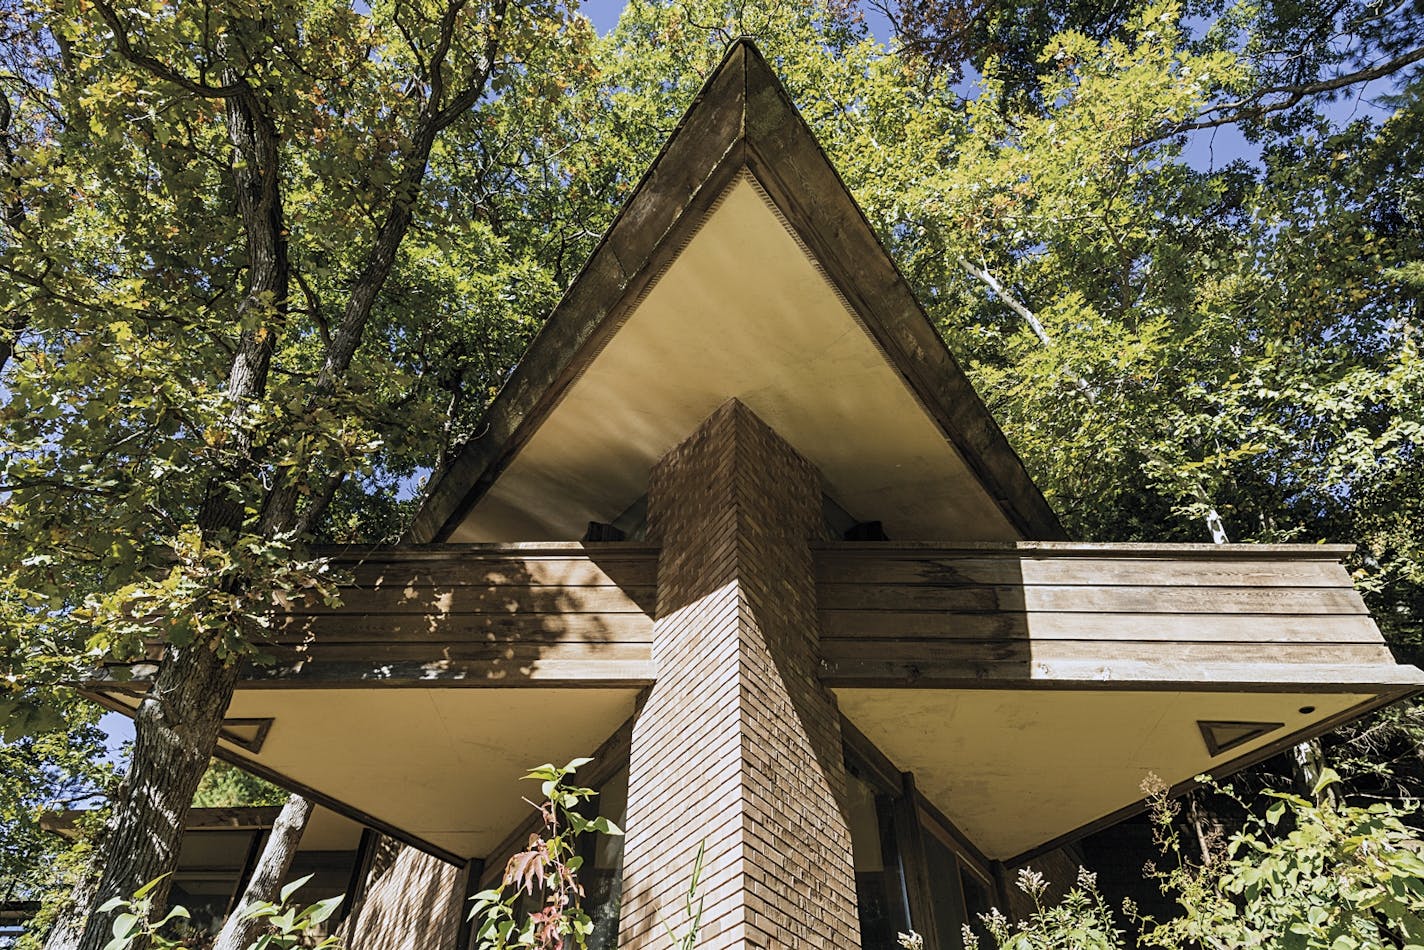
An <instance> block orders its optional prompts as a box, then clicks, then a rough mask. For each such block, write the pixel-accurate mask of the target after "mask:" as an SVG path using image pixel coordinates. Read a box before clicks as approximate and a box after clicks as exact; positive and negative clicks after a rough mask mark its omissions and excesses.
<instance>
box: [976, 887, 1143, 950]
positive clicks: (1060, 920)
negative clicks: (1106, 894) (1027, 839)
mask: <svg viewBox="0 0 1424 950" xmlns="http://www.w3.org/2000/svg"><path fill="white" fill-rule="evenodd" d="M1016 883H1017V885H1018V888H1019V890H1021V891H1023V892H1024V894H1026V895H1028V898H1029V900H1030V901H1031V902H1032V903H1033V912H1032V913H1031V914H1029V916H1028V917H1027V918H1025V919H1023V920H1020V921H1018V922H1017V923H1015V924H1011V923H1010V922H1009V920H1008V918H1006V917H1005V916H1004V915H1003V914H1002V913H1000V912H999V910H997V909H995V910H993V911H992V912H990V913H989V914H986V915H983V923H984V927H985V929H986V930H987V931H988V932H989V938H990V939H991V940H993V941H994V945H995V946H996V947H1000V948H1003V950H1062V948H1064V947H1072V948H1073V950H1118V948H1121V947H1123V946H1124V944H1123V942H1122V936H1123V932H1122V931H1121V930H1120V929H1118V927H1117V925H1116V923H1115V922H1114V921H1113V915H1112V911H1111V910H1110V909H1109V908H1108V906H1107V904H1106V903H1105V902H1104V900H1103V896H1102V894H1101V893H1099V891H1098V883H1097V879H1096V878H1095V877H1094V876H1093V875H1092V874H1091V873H1089V872H1088V871H1087V870H1085V869H1083V868H1079V869H1078V881H1077V883H1076V884H1075V885H1074V886H1073V887H1071V888H1069V890H1068V893H1067V894H1065V895H1064V897H1063V899H1062V900H1061V901H1059V902H1058V903H1057V904H1053V905H1050V906H1045V905H1044V895H1045V893H1046V892H1047V890H1048V882H1046V881H1045V880H1044V879H1043V877H1042V876H1041V875H1039V874H1038V873H1037V872H1035V871H1032V870H1030V869H1028V868H1024V869H1022V870H1020V871H1019V874H1018V879H1017V881H1016ZM962 936H963V940H964V947H965V950H978V948H979V938H978V937H977V936H976V935H975V933H974V931H973V929H971V928H970V926H969V925H968V924H965V925H964V929H963V934H962Z"/></svg>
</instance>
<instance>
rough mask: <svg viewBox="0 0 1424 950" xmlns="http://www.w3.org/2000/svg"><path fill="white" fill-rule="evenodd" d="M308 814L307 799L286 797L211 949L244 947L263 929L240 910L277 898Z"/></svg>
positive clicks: (295, 852)
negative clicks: (250, 876) (240, 897)
mask: <svg viewBox="0 0 1424 950" xmlns="http://www.w3.org/2000/svg"><path fill="white" fill-rule="evenodd" d="M311 813H312V803H311V801H310V800H309V799H306V798H303V797H302V796H301V795H291V796H289V797H288V798H287V801H286V804H284V805H283V806H282V811H281V812H280V813H279V814H278V815H277V820H276V821H275V822H273V824H272V830H271V832H269V833H268V835H267V843H266V844H265V845H264V846H263V848H262V857H261V858H259V859H258V861H257V868H256V870H254V871H253V872H252V879H251V880H249V881H248V882H247V887H246V888H244V889H243V891H242V899H241V900H239V901H238V903H237V910H235V911H234V912H233V913H232V914H231V915H230V916H229V917H228V919H227V922H226V923H224V924H223V928H222V932H221V933H219V934H218V939H217V942H216V943H214V944H213V950H246V948H247V947H248V945H250V944H251V943H253V942H254V941H255V940H256V939H257V937H258V935H259V933H260V932H261V930H262V926H263V923H262V921H261V920H260V919H259V920H253V919H251V918H249V917H245V916H244V915H243V913H242V911H243V909H244V908H247V907H251V906H252V905H254V904H259V903H263V902H269V903H275V902H276V901H277V898H278V896H280V895H279V892H280V889H281V887H282V882H283V881H284V880H285V879H286V877H287V872H288V871H290V870H291V868H292V858H294V857H295V856H296V854H297V845H298V844H299V843H300V842H301V840H302V832H303V831H305V830H306V827H307V821H308V819H310V818H311Z"/></svg>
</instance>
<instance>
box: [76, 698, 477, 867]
mask: <svg viewBox="0 0 1424 950" xmlns="http://www.w3.org/2000/svg"><path fill="white" fill-rule="evenodd" d="M79 695H81V696H83V697H84V698H85V699H88V700H90V701H92V702H95V703H98V704H99V705H100V706H103V707H104V708H105V709H109V710H112V711H113V712H117V713H122V714H123V715H125V716H128V717H130V718H132V717H133V714H134V712H135V710H134V708H133V707H132V706H129V705H127V704H125V703H122V702H119V701H118V700H116V699H114V698H113V697H112V696H109V695H108V694H107V693H105V692H103V691H102V690H97V689H93V688H89V689H81V690H79ZM213 758H216V759H221V760H222V761H224V762H227V763H228V764H229V765H235V766H237V767H238V768H240V769H242V770H243V771H245V772H251V773H252V774H253V775H256V776H257V777H258V778H262V779H266V780H267V781H269V782H271V783H272V784H273V785H276V786H277V787H278V788H282V789H285V790H286V791H288V792H295V793H296V794H298V795H301V796H302V797H303V798H307V799H310V800H311V801H312V802H314V803H315V804H317V805H320V806H322V807H323V808H325V809H327V810H328V811H333V812H336V813H337V814H338V815H342V816H344V817H346V818H350V819H351V820H352V821H354V822H356V823H357V824H361V825H365V826H366V827H368V828H374V829H375V830H376V831H379V832H380V833H381V834H383V835H386V836H387V837H389V838H394V839H396V840H397V841H400V842H401V843H403V844H408V845H410V846H411V847H412V848H415V849H416V850H418V851H423V852H425V853H426V854H428V855H431V856H432V857H436V858H439V859H440V860H441V861H444V862H446V863H448V864H453V865H455V866H456V867H462V866H464V864H465V862H466V861H467V860H468V858H464V857H461V856H459V855H457V854H455V853H454V852H452V851H446V850H445V849H444V848H442V847H440V846H439V845H436V844H432V843H430V842H429V841H426V840H425V839H424V838H421V837H419V836H418V835H413V834H411V833H410V832H408V831H404V830H402V829H400V828H397V827H396V826H395V825H392V824H391V823H390V822H387V821H383V820H382V819H380V818H377V817H376V816H374V815H371V814H369V813H367V812H364V811H362V810H361V809H359V808H357V807H355V806H354V805H348V804H347V803H345V802H343V801H341V800H340V799H339V798H334V797H332V796H331V795H328V794H326V793H325V792H322V791H318V790H317V789H314V788H312V787H311V786H310V785H304V784H303V783H301V782H298V781H297V780H296V779H293V778H288V777H287V776H286V775H283V774H282V773H281V772H278V771H277V770H275V769H272V768H269V767H267V766H266V765H263V764H262V763H261V762H258V761H256V760H255V759H252V758H250V757H248V756H245V755H241V754H239V753H237V752H234V751H232V750H231V749H227V748H224V747H223V746H222V745H220V744H219V745H217V746H215V747H214V748H213Z"/></svg>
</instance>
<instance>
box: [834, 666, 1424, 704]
mask: <svg viewBox="0 0 1424 950" xmlns="http://www.w3.org/2000/svg"><path fill="white" fill-rule="evenodd" d="M820 679H821V682H822V683H823V684H825V685H826V686H829V687H832V688H840V689H886V688H890V689H905V688H910V689H1030V688H1032V689H1153V690H1158V689H1171V690H1191V691H1205V692H1215V691H1223V690H1225V691H1230V692H1248V693H1249V692H1268V693H1269V692H1282V691H1289V692H1302V693H1335V694H1339V693H1342V692H1343V693H1360V694H1367V693H1375V692H1379V691H1382V690H1390V691H1394V692H1395V693H1397V694H1400V695H1402V694H1407V693H1412V692H1416V691H1418V690H1419V688H1420V687H1421V686H1424V674H1421V673H1420V672H1419V670H1417V669H1415V668H1414V667H1411V666H1381V665H1379V664H1369V665H1366V666H1347V665H1343V664H1338V663H1331V664H1308V663H1266V662H1262V663H1249V664H1242V663H1231V662H1217V663H1196V664H1192V665H1191V666H1184V665H1182V664H1180V663H1171V662H1155V661H1147V662H1126V661H1117V662H1111V663H1105V662H1103V660H1102V658H1101V657H1099V658H1098V659H1097V660H1096V661H1071V662H1070V661H1058V662H1055V663H1053V664H1052V665H1046V664H1045V665H1041V666H1033V667H1029V668H1027V669H1026V668H1025V667H1024V665H1023V663H1022V662H1019V661H1012V660H1006V661H992V660H984V661H983V662H979V663H974V664H965V663H964V662H962V661H957V660H956V661H952V662H935V661H929V660H920V661H918V662H913V663H911V662H904V661H895V662H891V661H887V660H882V659H837V660H834V661H832V660H828V661H826V663H825V664H824V665H823V667H822V670H821V674H820Z"/></svg>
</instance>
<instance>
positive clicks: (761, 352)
mask: <svg viewBox="0 0 1424 950" xmlns="http://www.w3.org/2000/svg"><path fill="white" fill-rule="evenodd" d="M729 398H737V399H740V400H741V401H742V402H743V403H745V404H746V405H747V406H748V407H749V408H751V409H752V411H754V412H756V413H757V415H758V416H760V417H761V418H762V419H763V420H765V421H766V422H767V423H768V424H769V425H770V426H771V427H772V428H773V429H775V430H776V431H777V432H778V433H780V435H781V436H782V437H783V438H785V439H787V441H789V442H790V443H791V444H792V445H793V446H795V447H796V448H797V449H798V450H799V451H800V452H801V453H802V454H803V455H805V456H806V457H807V458H808V459H810V460H811V461H812V462H813V463H814V464H815V465H816V466H817V468H818V469H819V470H820V472H821V475H822V478H823V480H824V482H825V490H826V494H827V495H828V496H829V497H830V498H831V499H832V500H833V501H834V502H835V503H836V504H837V505H839V506H840V507H841V508H843V509H844V510H845V511H846V512H847V513H849V515H851V516H852V517H853V518H854V519H856V520H858V521H882V522H883V523H884V525H885V530H886V532H887V533H888V534H889V536H890V537H892V538H896V539H904V540H911V539H931V540H984V541H996V540H1019V539H1025V540H1055V539H1061V538H1062V537H1063V532H1062V528H1061V527H1060V526H1059V523H1058V520H1057V518H1056V517H1055V516H1054V514H1053V511H1052V510H1051V509H1050V508H1049V506H1048V504H1047V502H1046V501H1045V500H1044V498H1043V496H1042V494H1041V493H1040V492H1039V490H1038V489H1037V487H1036V486H1035V485H1034V484H1033V482H1032V481H1031V480H1030V479H1029V477H1028V474H1027V473H1026V472H1025V470H1024V467H1023V464H1022V463H1021V462H1020V460H1019V458H1018V456H1017V455H1016V454H1015V453H1014V451H1013V449H1012V448H1010V446H1009V444H1008V442H1007V441H1006V440H1005V439H1004V436H1003V434H1002V432H1000V430H999V427H998V426H997V425H996V424H995V422H994V420H993V419H992V418H991V417H990V415H989V413H988V411H987V410H986V409H985V408H984V404H983V403H982V401H981V400H980V399H979V397H978V395H977V394H976V393H975V392H974V390H973V388H972V386H971V385H970V384H969V381H968V379H967V378H966V377H965V375H964V373H963V371H962V370H961V369H960V368H959V366H958V364H957V363H956V362H955V360H954V358H953V357H952V356H951V355H950V353H949V351H948V349H947V348H946V347H945V345H944V342H943V341H942V340H941V338H940V336H939V334H938V333H937V332H936V330H935V329H934V327H933V326H932V325H931V323H930V321H929V319H928V318H927V317H926V315H925V313H924V311H923V310H922V309H921V308H920V306H919V304H918V302H917V301H916V300H915V297H914V295H913V294H912V293H911V291H910V289H909V286H908V285H907V284H906V282H905V280H904V278H903V277H902V276H901V274H900V273H899V271H898V270H897V269H896V268H895V265H894V264H893V263H892V262H891V260H890V258H889V256H888V255H887V254H886V253H885V250H884V248H883V247H881V245H880V243H879V241H878V239H877V238H876V236H875V234H874V232H873V231H872V230H871V228H870V225H869V224H868V222H867V221H866V220H865V217H864V215H863V214H862V213H861V211H860V209H859V208H858V207H857V206H856V204H855V202H854V200H853V199H852V198H851V196H850V194H849V192H848V191H847V190H846V188H845V185H844V184H843V183H842V182H841V180H840V177H839V176H838V175H837V174H836V171H835V169H834V168H832V167H831V164H830V162H829V161H828V160H827V158H826V156H825V153H824V152H822V151H821V148H820V146H819V145H818V144H817V143H816V140H815V138H814V137H813V136H812V134H811V132H810V130H809V129H808V128H807V126H806V124H805V122H804V121H803V120H802V119H801V117H800V115H799V114H798V113H797V111H796V109H795V108H794V106H792V104H791V102H790V100H789V98H788V97H787V95H786V92H785V90H784V89H783V88H782V86H781V84H780V82H779V81H778V80H777V78H776V76H775V75H774V74H773V73H772V71H771V69H770V67H769V66H768V65H767V63H766V61H765V60H764V59H763V58H762V56H761V54H760V53H759V52H758V51H757V49H756V47H755V46H754V45H753V44H752V43H751V42H750V41H748V40H739V41H737V42H735V43H733V44H732V46H731V48H730V49H729V50H728V52H727V55H726V57H725V58H724V59H723V61H722V63H721V64H720V65H719V66H718V67H717V69H716V70H715V71H714V72H713V74H712V75H711V76H710V77H709V79H708V80H707V82H706V84H705V85H704V86H703V89H702V91H701V92H700V93H699V94H698V96H697V98H696V100H694V102H693V104H692V106H691V108H690V109H689V110H688V112H687V114H686V115H685V116H684V117H683V119H682V122H681V123H680V124H679V125H678V127H677V129H676V130H675V131H674V132H673V134H672V136H671V138H670V139H669V140H668V142H667V144H666V145H665V146H664V148H663V151H662V152H661V154H659V156H658V158H657V159H656V161H655V162H654V163H653V165H652V167H651V168H650V169H649V170H648V172H647V174H646V175H645V176H644V177H643V179H642V181H641V182H640V183H639V185H638V187H637V188H636V189H635V191H634V193H633V195H632V196H631V197H630V198H629V199H628V202H627V204H626V205H625V206H624V207H623V209H622V211H621V212H620V213H619V215H618V217H617V218H616V219H615V221H614V223H613V225H612V226H611V227H610V228H609V230H608V232H607V233H606V234H605V235H604V236H603V238H602V240H601V241H600V243H599V245H598V247H597V248H596V249H595V251H594V253H593V255H592V257H591V258H590V259H589V261H588V263H587V264H586V265H585V266H584V269H583V271H582V272H581V273H580V274H579V276H578V278H577V279H576V280H575V282H574V283H573V285H572V286H571V287H570V288H569V290H568V292H567V293H566V294H565V295H564V297H563V299H562V300H561V301H560V303H559V305H558V306H557V307H556V308H555V310H554V313H553V314H552V315H551V317H550V319H549V322H548V323H547V325H546V326H545V327H544V329H543V330H542V331H541V332H540V334H539V336H538V337H537V338H536V339H535V341H534V343H533V344H532V345H531V346H530V348H529V351H528V353H527V354H526V355H525V357H524V359H523V361H522V362H521V363H520V365H519V367H518V368H517V370H516V371H515V372H514V374H513V375H512V376H511V377H510V379H509V381H508V382H507V383H506V384H505V386H504V388H503V389H502V390H501V392H500V394H499V396H498V397H497V398H496V399H495V401H494V403H493V405H492V406H491V407H490V410H489V412H488V414H487V415H486V418H485V424H484V427H483V432H482V434H481V435H480V436H479V437H478V438H476V439H474V440H472V441H471V442H469V443H468V444H467V445H466V446H465V447H464V448H463V449H462V450H461V452H460V454H459V455H458V457H457V458H456V460H455V462H454V463H453V464H452V465H451V466H450V467H449V468H448V469H447V470H446V472H445V473H444V475H443V476H442V477H441V478H440V479H439V481H438V482H437V483H436V484H435V485H434V486H433V487H432V490H431V492H430V494H429V496H428V498H427V499H426V502H425V504H424V506H423V507H422V509H421V511H420V512H419V514H418V515H417V517H416V520H415V523H414V525H413V527H412V529H411V532H410V534H409V536H408V537H407V541H408V542H411V543H428V542H432V541H538V540H574V539H577V538H578V537H579V536H580V535H581V534H582V532H583V529H584V527H585V525H586V524H587V523H588V522H590V521H599V522H612V521H614V520H615V519H616V518H617V517H618V516H619V515H620V514H621V513H622V512H623V511H624V510H625V509H627V508H628V507H629V506H631V505H633V504H635V503H636V502H637V501H638V499H639V498H640V496H641V495H642V494H643V493H644V492H645V491H646V486H647V473H648V469H649V467H650V466H651V465H652V464H653V463H654V462H656V461H657V460H658V459H659V458H660V457H661V456H662V455H663V454H664V453H666V452H667V451H668V450H669V449H671V448H672V447H673V446H675V445H676V444H677V443H679V442H680V441H681V440H682V439H683V438H685V437H686V436H687V435H689V434H691V432H692V431H693V430H694V429H695V428H696V427H697V425H698V424H700V423H701V422H702V420H703V419H705V418H706V417H707V416H708V415H709V414H710V413H711V412H712V410H714V409H715V408H716V407H717V406H718V405H720V404H721V403H723V402H725V401H726V400H727V399H729Z"/></svg>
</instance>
